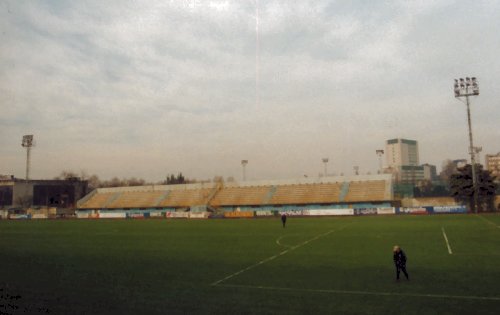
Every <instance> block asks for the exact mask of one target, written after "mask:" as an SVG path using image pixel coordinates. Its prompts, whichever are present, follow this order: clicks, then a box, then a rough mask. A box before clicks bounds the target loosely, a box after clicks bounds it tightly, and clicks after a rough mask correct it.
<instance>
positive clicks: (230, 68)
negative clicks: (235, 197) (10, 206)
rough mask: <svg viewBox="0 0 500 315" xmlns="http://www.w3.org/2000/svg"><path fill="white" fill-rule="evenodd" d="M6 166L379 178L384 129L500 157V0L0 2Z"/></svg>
mask: <svg viewBox="0 0 500 315" xmlns="http://www.w3.org/2000/svg"><path fill="white" fill-rule="evenodd" d="M0 31H1V34H0V36H1V42H0V174H9V175H10V174H13V175H15V176H16V177H21V178H22V177H24V176H25V161H26V160H25V159H26V151H25V149H23V148H22V147H21V139H22V136H23V135H25V134H34V135H35V141H36V147H35V148H34V149H33V151H32V171H31V177H32V178H37V179H38V178H52V177H54V176H56V175H58V174H59V173H60V172H61V171H62V170H74V171H77V172H80V171H81V170H84V171H86V172H87V173H90V174H97V175H99V176H100V177H101V178H103V179H107V178H111V177H113V176H117V177H133V176H134V177H141V178H145V179H147V180H151V181H159V180H162V179H163V178H165V175H166V174H170V173H178V172H182V173H183V174H184V175H185V176H186V177H188V178H195V179H211V178H213V177H214V176H216V175H222V176H224V177H228V176H233V177H234V178H236V179H238V180H239V179H241V177H242V167H241V160H242V159H247V160H248V161H249V162H248V165H247V169H246V173H247V179H255V180H257V179H285V178H296V177H303V176H304V175H308V176H309V177H314V176H318V174H319V173H321V172H322V171H323V164H322V162H321V159H322V158H323V157H328V158H329V159H330V162H329V163H328V172H329V173H331V174H340V173H341V172H343V173H344V174H346V175H351V174H352V173H353V170H352V169H353V166H354V165H358V166H359V168H360V172H361V173H363V174H365V173H367V172H371V173H376V171H377V168H378V157H377V156H376V154H375V150H376V149H384V147H385V141H386V140H387V139H391V138H407V139H414V140H417V141H418V142H419V147H420V162H421V163H431V164H435V165H437V166H438V169H439V168H440V166H441V163H442V161H443V160H445V159H448V158H450V159H458V158H467V157H468V153H467V152H468V131H467V115H466V106H465V105H464V104H463V103H461V102H460V101H458V100H456V99H455V98H454V96H453V79H454V78H459V77H465V76H476V77H477V78H478V80H479V85H480V89H481V92H480V93H481V95H480V96H479V97H476V98H473V99H472V106H471V112H472V125H473V132H474V141H475V145H477V146H482V147H483V152H482V153H481V160H482V161H483V160H484V155H485V154H486V153H490V154H491V153H497V152H499V151H500V141H499V140H500V128H499V123H500V106H499V105H500V104H499V102H500V101H499V100H500V89H499V88H498V86H499V84H500V35H499V31H500V2H498V1H495V0H490V1H451V0H450V1H446V0H444V1H436V0H428V1H427V0H420V1H351V0H345V1H319V0H314V1H312V0H311V1H306V0H300V1H291V0H280V1H264V0H258V1H255V0H231V1H229V0H224V1H223V0H220V1H218V0H172V1H169V0H161V1H122V0H120V1H102V0H95V1H62V0H61V1H17V0H12V1H9V0H3V1H1V2H0Z"/></svg>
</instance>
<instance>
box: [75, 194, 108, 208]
mask: <svg viewBox="0 0 500 315" xmlns="http://www.w3.org/2000/svg"><path fill="white" fill-rule="evenodd" d="M114 195H115V193H114V192H108V193H97V194H95V195H93V196H92V198H90V199H89V200H87V201H86V202H85V203H84V204H82V205H80V206H79V208H80V209H99V208H105V207H106V203H108V201H109V200H110V199H111V198H112V197H113V196H114Z"/></svg>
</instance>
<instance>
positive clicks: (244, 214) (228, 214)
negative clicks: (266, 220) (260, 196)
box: [224, 211, 253, 218]
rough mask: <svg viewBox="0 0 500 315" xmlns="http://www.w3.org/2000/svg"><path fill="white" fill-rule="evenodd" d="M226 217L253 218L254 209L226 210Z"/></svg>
mask: <svg viewBox="0 0 500 315" xmlns="http://www.w3.org/2000/svg"><path fill="white" fill-rule="evenodd" d="M224 217H225V218H253V211H231V212H224Z"/></svg>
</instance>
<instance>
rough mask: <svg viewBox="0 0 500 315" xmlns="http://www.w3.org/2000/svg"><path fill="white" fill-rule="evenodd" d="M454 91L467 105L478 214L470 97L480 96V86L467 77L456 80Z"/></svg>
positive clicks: (456, 96) (470, 151)
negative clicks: (463, 98)
mask: <svg viewBox="0 0 500 315" xmlns="http://www.w3.org/2000/svg"><path fill="white" fill-rule="evenodd" d="M453 89H454V91H455V98H459V97H465V104H466V105H467V122H468V124H469V153H470V160H471V164H472V186H473V187H472V188H473V193H474V210H475V212H476V213H477V211H478V197H479V196H478V189H477V188H478V187H477V178H476V156H475V154H474V153H475V152H474V145H473V142H472V126H471V120H470V102H469V96H475V95H479V85H478V82H477V79H476V78H475V77H472V78H469V77H466V78H465V80H464V79H463V78H460V79H455V84H454V85H453Z"/></svg>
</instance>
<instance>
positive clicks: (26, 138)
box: [21, 135, 34, 180]
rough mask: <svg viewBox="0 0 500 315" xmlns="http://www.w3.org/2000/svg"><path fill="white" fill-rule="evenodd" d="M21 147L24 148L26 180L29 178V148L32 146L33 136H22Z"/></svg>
mask: <svg viewBox="0 0 500 315" xmlns="http://www.w3.org/2000/svg"><path fill="white" fill-rule="evenodd" d="M21 145H22V146H23V148H26V180H28V179H29V178H30V164H31V147H33V146H34V143H33V135H25V136H23V142H22V143H21Z"/></svg>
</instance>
